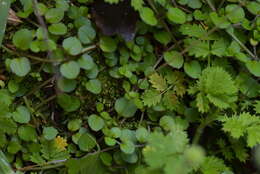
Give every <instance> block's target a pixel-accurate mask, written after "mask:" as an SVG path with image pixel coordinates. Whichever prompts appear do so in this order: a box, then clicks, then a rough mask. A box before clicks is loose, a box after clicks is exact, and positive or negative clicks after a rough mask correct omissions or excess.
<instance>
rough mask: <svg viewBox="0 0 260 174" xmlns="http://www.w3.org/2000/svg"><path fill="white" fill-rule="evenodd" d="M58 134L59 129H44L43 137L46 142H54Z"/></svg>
mask: <svg viewBox="0 0 260 174" xmlns="http://www.w3.org/2000/svg"><path fill="white" fill-rule="evenodd" d="M57 134H58V131H57V129H55V128H54V127H44V128H43V137H44V138H45V139H46V140H53V139H54V138H55V137H56V136H57Z"/></svg>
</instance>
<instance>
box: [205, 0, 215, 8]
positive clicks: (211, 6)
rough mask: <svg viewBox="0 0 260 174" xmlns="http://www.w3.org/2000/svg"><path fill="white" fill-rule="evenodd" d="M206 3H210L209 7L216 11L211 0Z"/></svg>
mask: <svg viewBox="0 0 260 174" xmlns="http://www.w3.org/2000/svg"><path fill="white" fill-rule="evenodd" d="M206 2H207V3H208V5H209V7H210V8H211V10H213V11H216V8H215V6H214V5H213V4H212V2H211V0H206Z"/></svg>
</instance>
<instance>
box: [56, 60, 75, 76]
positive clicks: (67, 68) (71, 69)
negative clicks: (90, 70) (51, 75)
mask: <svg viewBox="0 0 260 174" xmlns="http://www.w3.org/2000/svg"><path fill="white" fill-rule="evenodd" d="M60 72H61V74H62V75H63V76H64V77H66V78H67V79H75V78H77V76H78V75H79V72H80V67H79V65H78V63H77V62H75V61H69V62H66V63H63V64H62V65H61V67H60Z"/></svg>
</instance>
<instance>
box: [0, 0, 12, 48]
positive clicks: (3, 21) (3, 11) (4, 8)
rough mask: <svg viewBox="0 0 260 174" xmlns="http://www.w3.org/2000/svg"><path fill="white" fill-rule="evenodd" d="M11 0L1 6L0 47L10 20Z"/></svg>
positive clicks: (3, 2) (5, 1)
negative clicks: (8, 19)
mask: <svg viewBox="0 0 260 174" xmlns="http://www.w3.org/2000/svg"><path fill="white" fill-rule="evenodd" d="M10 4H11V2H10V0H2V1H1V4H0V47H1V46H2V40H3V38H4V34H5V27H6V23H7V18H8V11H9V8H10Z"/></svg>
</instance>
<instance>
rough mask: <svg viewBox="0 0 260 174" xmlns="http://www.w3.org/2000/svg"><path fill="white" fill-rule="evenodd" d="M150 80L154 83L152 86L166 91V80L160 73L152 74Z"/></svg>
mask: <svg viewBox="0 0 260 174" xmlns="http://www.w3.org/2000/svg"><path fill="white" fill-rule="evenodd" d="M149 82H150V83H151V84H152V87H153V88H155V89H157V90H158V91H164V90H165V89H166V88H167V87H168V85H167V83H166V80H165V79H164V78H163V77H162V76H161V75H160V74H158V73H153V74H152V75H150V76H149Z"/></svg>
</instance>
